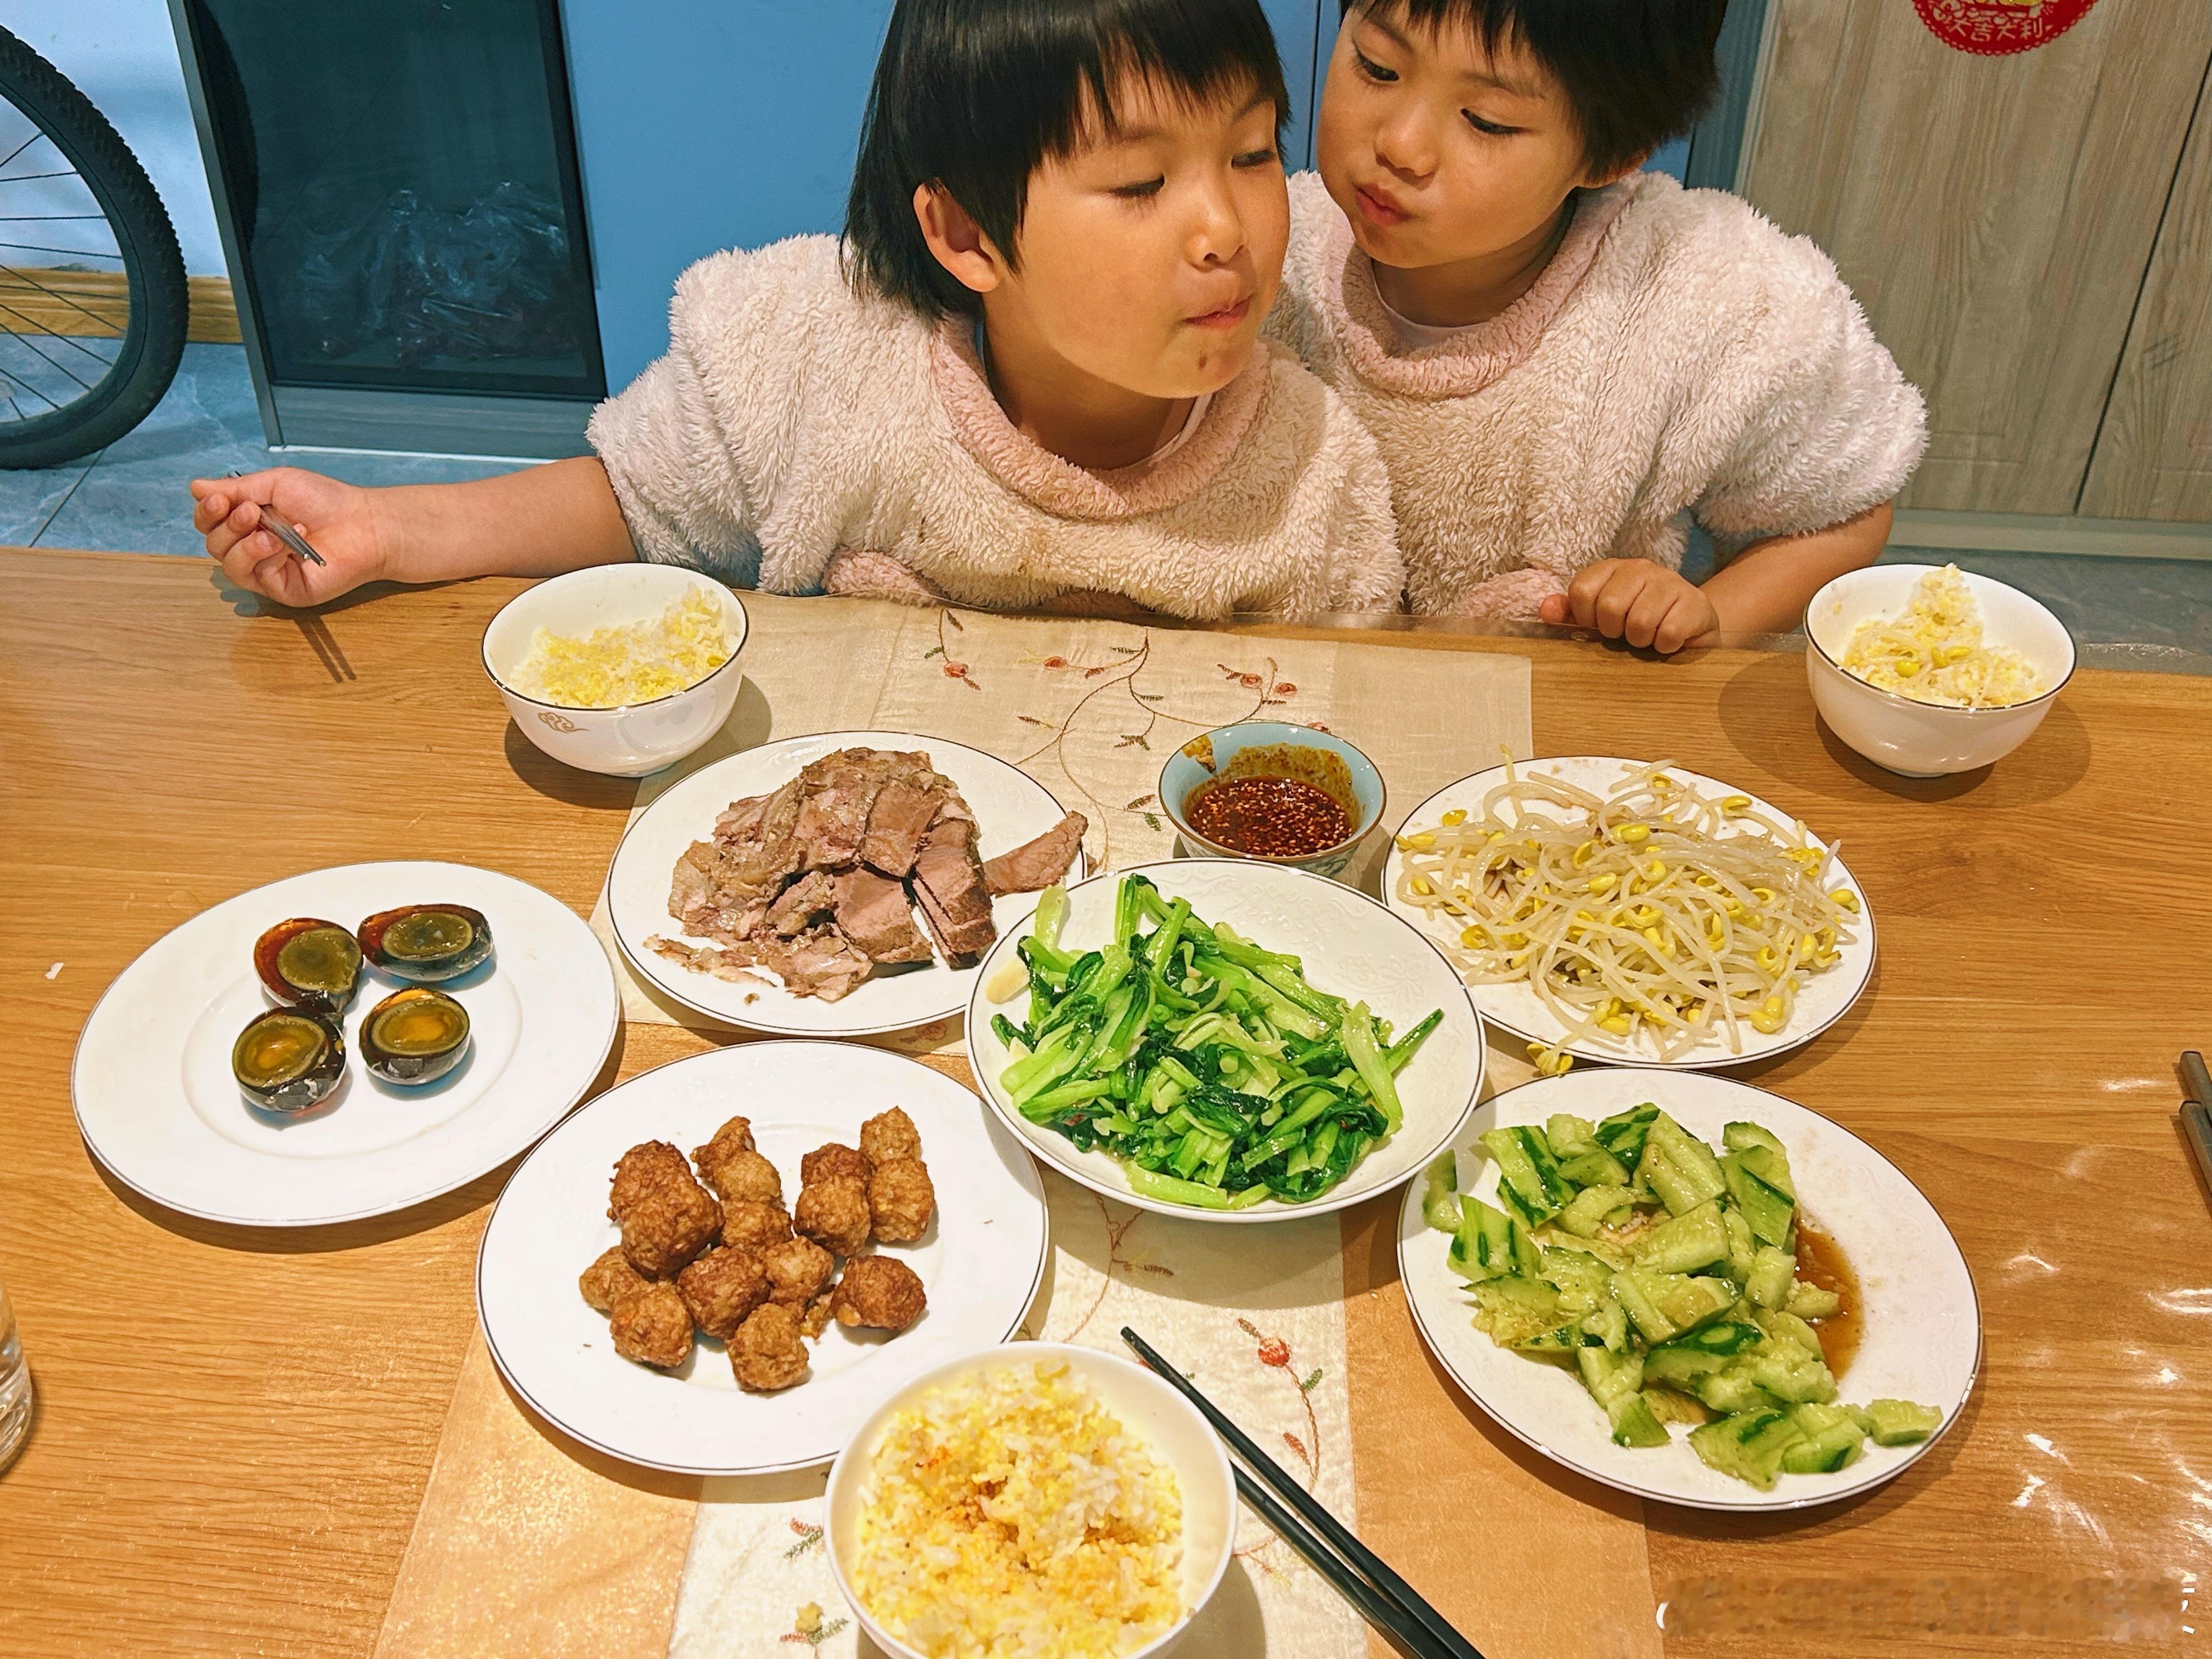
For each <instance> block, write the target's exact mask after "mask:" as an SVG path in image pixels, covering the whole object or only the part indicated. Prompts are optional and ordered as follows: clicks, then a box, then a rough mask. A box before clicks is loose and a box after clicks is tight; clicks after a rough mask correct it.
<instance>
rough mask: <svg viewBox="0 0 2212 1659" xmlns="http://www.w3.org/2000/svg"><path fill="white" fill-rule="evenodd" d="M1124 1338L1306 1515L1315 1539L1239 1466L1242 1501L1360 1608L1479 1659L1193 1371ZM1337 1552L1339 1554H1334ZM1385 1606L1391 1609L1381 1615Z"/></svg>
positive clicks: (1394, 1633)
mask: <svg viewBox="0 0 2212 1659" xmlns="http://www.w3.org/2000/svg"><path fill="white" fill-rule="evenodd" d="M1121 1340H1123V1341H1124V1342H1126V1343H1127V1344H1128V1345H1129V1346H1130V1347H1131V1348H1132V1349H1133V1351H1134V1352H1135V1353H1136V1356H1137V1358H1139V1359H1141V1360H1143V1361H1144V1362H1145V1364H1147V1365H1149V1366H1151V1367H1152V1370H1153V1371H1154V1372H1155V1373H1156V1374H1158V1376H1159V1378H1160V1380H1161V1381H1163V1382H1164V1383H1167V1384H1168V1385H1169V1386H1170V1388H1172V1389H1175V1390H1176V1392H1177V1393H1179V1394H1181V1395H1182V1397H1183V1398H1184V1399H1186V1400H1188V1401H1190V1403H1191V1404H1192V1405H1194V1406H1195V1407H1198V1410H1199V1413H1200V1415H1201V1416H1203V1417H1204V1418H1205V1419H1206V1421H1207V1422H1208V1423H1210V1424H1212V1425H1213V1430H1214V1432H1215V1433H1217V1434H1218V1435H1219V1436H1220V1437H1222V1439H1223V1440H1224V1441H1225V1442H1226V1443H1228V1446H1229V1449H1231V1451H1233V1452H1235V1453H1236V1454H1237V1456H1239V1457H1241V1458H1243V1460H1244V1462H1247V1463H1249V1465H1251V1467H1252V1471H1253V1473H1254V1474H1256V1475H1258V1476H1259V1478H1260V1480H1262V1481H1265V1482H1266V1483H1267V1486H1270V1487H1272V1488H1273V1490H1274V1492H1276V1494H1278V1495H1279V1497H1281V1498H1283V1499H1284V1500H1285V1502H1286V1503H1288V1504H1290V1506H1291V1509H1293V1510H1297V1512H1298V1514H1299V1515H1301V1516H1304V1517H1305V1519H1306V1521H1307V1522H1309V1523H1310V1525H1311V1526H1312V1527H1313V1528H1314V1530H1315V1531H1316V1532H1318V1533H1319V1534H1321V1537H1320V1538H1318V1539H1316V1538H1313V1537H1311V1536H1310V1534H1306V1533H1305V1529H1304V1528H1302V1527H1300V1526H1299V1525H1298V1523H1297V1521H1296V1520H1294V1519H1293V1518H1292V1517H1291V1516H1290V1515H1289V1514H1287V1513H1285V1511H1284V1510H1282V1508H1281V1506H1280V1505H1279V1504H1276V1503H1275V1502H1274V1501H1273V1498H1267V1496H1266V1494H1265V1493H1263V1492H1261V1491H1260V1488H1259V1486H1258V1485H1257V1484H1256V1483H1255V1482H1253V1481H1251V1480H1248V1479H1247V1478H1246V1476H1245V1474H1244V1472H1243V1470H1241V1469H1240V1470H1238V1471H1237V1490H1238V1491H1239V1492H1243V1494H1244V1498H1245V1501H1246V1502H1247V1503H1249V1504H1251V1505H1252V1507H1253V1508H1254V1509H1255V1510H1257V1511H1258V1512H1259V1514H1260V1517H1261V1519H1262V1520H1264V1521H1265V1522H1267V1524H1268V1525H1269V1526H1270V1527H1273V1528H1274V1529H1275V1531H1276V1532H1278V1533H1279V1534H1281V1535H1282V1537H1283V1540H1284V1541H1285V1543H1288V1544H1289V1545H1290V1546H1291V1547H1292V1548H1293V1549H1296V1550H1297V1552H1298V1553H1299V1554H1301V1555H1303V1556H1304V1557H1305V1558H1306V1559H1307V1560H1309V1561H1310V1562H1312V1563H1313V1565H1315V1567H1316V1569H1318V1570H1319V1571H1321V1573H1322V1575H1323V1576H1324V1577H1327V1578H1328V1580H1329V1582H1330V1583H1333V1584H1334V1585H1335V1586H1336V1588H1337V1589H1339V1590H1340V1591H1341V1592H1342V1593H1343V1595H1344V1596H1345V1598H1346V1600H1347V1601H1351V1602H1352V1605H1353V1606H1354V1607H1358V1609H1359V1611H1360V1613H1361V1614H1362V1615H1363V1616H1364V1617H1365V1618H1366V1620H1368V1622H1369V1623H1370V1624H1372V1625H1374V1626H1376V1628H1377V1629H1378V1630H1381V1631H1383V1632H1384V1633H1385V1634H1387V1635H1389V1636H1390V1637H1392V1638H1394V1639H1395V1640H1396V1641H1397V1642H1398V1644H1399V1645H1400V1646H1401V1647H1404V1648H1405V1649H1406V1650H1407V1651H1408V1652H1411V1653H1413V1654H1416V1655H1418V1656H1420V1659H1482V1653H1481V1650H1480V1649H1478V1648H1477V1647H1476V1646H1475V1645H1474V1644H1473V1643H1472V1642H1470V1641H1468V1639H1467V1638H1465V1637H1464V1636H1462V1635H1461V1634H1460V1633H1459V1632H1457V1631H1455V1630H1454V1629H1453V1628H1452V1627H1451V1625H1450V1624H1449V1621H1447V1620H1445V1618H1444V1616H1443V1614H1442V1613H1438V1612H1437V1610H1436V1609H1435V1608H1434V1607H1431V1606H1430V1605H1429V1604H1428V1603H1427V1602H1426V1601H1424V1600H1422V1598H1421V1595H1420V1593H1419V1591H1417V1590H1416V1589H1414V1588H1413V1586H1412V1585H1411V1584H1409V1583H1407V1582H1406V1581H1405V1580H1404V1579H1403V1578H1401V1577H1399V1576H1398V1575H1397V1574H1396V1573H1395V1571H1392V1570H1391V1568H1390V1565H1389V1563H1388V1562H1387V1561H1385V1560H1383V1558H1382V1557H1381V1556H1379V1555H1377V1554H1376V1553H1375V1552H1374V1551H1373V1550H1370V1549H1369V1548H1368V1547H1367V1546H1366V1545H1364V1544H1363V1543H1361V1542H1360V1541H1358V1539H1357V1538H1355V1537H1353V1536H1352V1534H1351V1533H1350V1532H1349V1531H1348V1530H1346V1528H1345V1526H1344V1524H1343V1523H1342V1522H1340V1521H1339V1520H1338V1519H1337V1518H1336V1517H1335V1516H1333V1515H1331V1514H1330V1513H1329V1512H1328V1510H1327V1509H1326V1508H1324V1507H1323V1506H1322V1504H1321V1502H1320V1501H1319V1500H1318V1499H1316V1498H1315V1497H1314V1495H1313V1494H1312V1493H1311V1492H1308V1491H1307V1490H1306V1489H1305V1488H1304V1486H1300V1485H1299V1484H1298V1483H1297V1481H1295V1480H1291V1477H1290V1476H1289V1475H1287V1474H1285V1473H1284V1472H1283V1469H1282V1466H1281V1465H1280V1464H1279V1463H1277V1462H1275V1460H1274V1459H1273V1458H1272V1457H1270V1456H1268V1455H1267V1453H1265V1452H1263V1451H1261V1449H1260V1448H1259V1447H1258V1446H1256V1445H1255V1444H1254V1443H1252V1439H1251V1437H1249V1435H1247V1434H1246V1433H1245V1432H1244V1431H1243V1430H1242V1429H1240V1428H1238V1427H1237V1425H1236V1424H1234V1423H1233V1422H1231V1421H1230V1419H1228V1417H1227V1416H1225V1414H1224V1413H1222V1411H1221V1410H1220V1408H1219V1407H1217V1406H1215V1405H1214V1403H1213V1402H1212V1401H1211V1400H1208V1399H1207V1398H1206V1396H1205V1395H1203V1394H1201V1393H1200V1392H1199V1390H1198V1389H1197V1388H1196V1386H1195V1385H1194V1384H1193V1383H1192V1382H1191V1380H1190V1379H1189V1378H1188V1377H1187V1376H1184V1375H1183V1374H1182V1372H1181V1371H1179V1370H1176V1368H1175V1367H1174V1366H1173V1365H1170V1364H1169V1363H1168V1362H1167V1361H1166V1360H1164V1359H1163V1358H1161V1357H1160V1356H1159V1354H1158V1352H1156V1351H1155V1350H1154V1349H1153V1347H1152V1344H1151V1343H1149V1342H1147V1341H1146V1340H1145V1339H1144V1338H1143V1337H1141V1336H1139V1335H1138V1334H1136V1332H1134V1331H1133V1330H1131V1329H1130V1328H1128V1327H1127V1325H1124V1326H1123V1327H1121ZM1255 1494H1256V1495H1255ZM1294 1534H1297V1535H1294ZM1324 1541H1325V1542H1324ZM1332 1551H1334V1554H1331V1552H1332ZM1323 1556H1328V1558H1329V1559H1330V1560H1331V1562H1332V1563H1334V1567H1333V1568H1332V1567H1331V1566H1324V1565H1322V1557H1323ZM1339 1558H1341V1559H1339ZM1346 1564H1348V1565H1346ZM1352 1583H1359V1585H1360V1589H1361V1590H1363V1591H1364V1592H1365V1594H1364V1596H1363V1595H1361V1594H1359V1593H1358V1592H1355V1591H1354V1590H1353V1589H1352V1588H1351V1585H1352ZM1383 1611H1387V1612H1388V1613H1389V1614H1390V1615H1393V1616H1391V1617H1383V1616H1380V1614H1381V1613H1382V1612H1383Z"/></svg>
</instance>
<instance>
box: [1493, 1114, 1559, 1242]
mask: <svg viewBox="0 0 2212 1659" xmlns="http://www.w3.org/2000/svg"><path fill="white" fill-rule="evenodd" d="M1481 1139H1482V1145H1483V1150H1484V1151H1486V1152H1488V1153H1489V1154H1490V1156H1491V1158H1492V1159H1493V1160H1495V1162H1496V1163H1497V1164H1498V1202H1499V1203H1500V1204H1502V1205H1504V1206H1505V1208H1506V1209H1507V1210H1509V1211H1510V1212H1512V1213H1513V1214H1514V1215H1516V1216H1517V1217H1519V1218H1520V1220H1521V1225H1522V1226H1524V1227H1537V1226H1541V1225H1543V1224H1544V1223H1545V1222H1546V1221H1547V1220H1549V1219H1550V1218H1552V1217H1553V1216H1555V1215H1557V1214H1558V1213H1559V1212H1560V1211H1561V1210H1564V1209H1565V1208H1566V1206H1567V1204H1568V1202H1569V1200H1571V1199H1572V1198H1573V1197H1574V1195H1575V1192H1574V1188H1572V1187H1571V1186H1569V1185H1568V1184H1567V1181H1566V1178H1565V1176H1562V1175H1560V1173H1559V1160H1558V1159H1556V1158H1553V1156H1552V1149H1551V1147H1550V1146H1549V1145H1547V1143H1546V1141H1545V1139H1544V1133H1543V1131H1542V1130H1541V1129H1532V1128H1526V1127H1522V1128H1511V1129H1485V1130H1484V1131H1483V1132H1482V1137H1481Z"/></svg>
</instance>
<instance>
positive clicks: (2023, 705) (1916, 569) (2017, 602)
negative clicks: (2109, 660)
mask: <svg viewBox="0 0 2212 1659" xmlns="http://www.w3.org/2000/svg"><path fill="white" fill-rule="evenodd" d="M2074 664H2075V648H2074V637H2073V635H2070V634H2069V633H2068V632H2067V631H2066V625H2065V624H2064V623H2062V622H2060V621H2059V620H2058V618H2057V617H2054V616H2052V615H2051V612H2050V611H2048V610H2046V609H2045V607H2044V606H2042V605H2039V604H2038V603H2037V602H2036V601H2035V600H2033V599H2030V598H2029V597H2028V596H2027V594H2025V593H2023V592H2021V591H2020V590H2019V589H2018V588H2016V587H2008V586H2005V584H2004V583H2002V582H2001V581H1995V580H1991V579H1990V578H1989V577H1987V576H1978V575H1976V574H1973V573H1972V572H1971V571H1962V570H1960V568H1958V567H1957V566H1956V565H1942V566H1936V565H1926V564H1878V565H1869V567H1867V568H1865V569H1863V570H1853V571H1849V572H1846V573H1845V574H1843V575H1841V576H1838V577H1837V578H1836V579H1835V580H1833V581H1832V582H1830V583H1829V584H1828V585H1827V586H1825V587H1823V588H1822V589H1821V590H1820V592H1817V593H1815V594H1814V596H1813V602H1812V603H1811V604H1810V605H1808V606H1806V607H1805V672H1806V677H1807V678H1808V679H1809V680H1810V681H1811V683H1812V687H1813V702H1814V704H1815V705H1816V706H1817V707H1818V708H1819V709H1820V717H1821V719H1823V720H1826V721H1827V723H1828V726H1829V729H1830V730H1832V732H1835V734H1836V735H1837V736H1838V737H1839V738H1842V739H1843V740H1844V742H1845V743H1847V744H1850V746H1851V747H1852V748H1853V749H1856V750H1858V752H1859V753H1860V754H1862V755H1863V756H1865V757H1867V758H1868V759H1869V760H1870V761H1872V762H1874V763H1875V765H1877V766H1882V767H1887V769H1889V770H1891V771H1893V772H1897V773H1901V774H1903V775H1905V776H1906V777H1909V778H1933V777H1941V776H1943V775H1946V774H1948V773H1953V772H1970V771H1972V770H1973V769H1975V768H1977V767H1981V766H1988V765H1990V764H1991V763H1993V762H1996V761H1999V760H2002V759H2003V758H2004V757H2006V756H2007V755H2009V754H2010V753H2012V751H2013V750H2015V749H2017V748H2019V747H2020V745H2021V744H2023V743H2025V742H2026V741H2027V735H2028V733H2029V732H2033V731H2034V730H2035V728H2036V727H2037V726H2039V725H2040V724H2042V721H2043V717H2044V716H2045V714H2049V713H2050V712H2051V703H2052V702H2053V701H2054V700H2056V698H2057V696H2058V693H2059V690H2060V689H2061V688H2062V687H2063V686H2064V685H2065V684H2066V682H2067V681H2068V680H2069V679H2070V678H2072V677H2073V673H2074Z"/></svg>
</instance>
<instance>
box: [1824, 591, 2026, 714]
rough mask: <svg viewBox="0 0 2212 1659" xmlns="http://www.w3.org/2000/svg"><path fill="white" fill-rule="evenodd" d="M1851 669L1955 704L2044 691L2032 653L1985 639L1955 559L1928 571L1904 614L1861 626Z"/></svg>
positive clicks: (1848, 659)
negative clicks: (2030, 654)
mask: <svg viewBox="0 0 2212 1659" xmlns="http://www.w3.org/2000/svg"><path fill="white" fill-rule="evenodd" d="M1844 671H1845V672H1846V673H1850V674H1855V675H1857V677H1858V678H1860V679H1863V680H1864V681H1865V682H1866V683H1867V684H1869V685H1871V686H1873V687H1875V689H1876V690H1882V691H1894V692H1895V693H1896V694H1897V695H1898V696H1900V697H1911V699H1912V700H1913V701H1914V702H1932V703H1939V704H1942V706H1944V707H1946V708H2004V707H2006V706H2007V705H2008V704H2011V703H2016V702H2027V701H2029V700H2030V699H2031V698H2033V697H2035V696H2039V695H2041V693H2042V690H2043V684H2042V681H2041V680H2040V678H2039V677H2038V676H2037V674H2036V671H2035V669H2034V666H2033V665H2032V664H2031V663H2030V662H2029V661H2028V660H2027V658H2026V657H2023V656H2022V655H2021V653H2019V652H2017V651H2015V650H2014V649H2013V648H2012V647H2009V646H2003V645H1984V644H1983V643H1982V618H1981V613H1980V612H1979V611H1977V610H1976V609H1975V608H1974V596H1973V593H1972V592H1971V591H1970V590H1969V589H1968V587H1967V586H1966V578H1965V577H1964V576H1962V575H1960V574H1959V567H1958V566H1957V565H1955V564H1947V565H1945V566H1944V567H1943V568H1942V569H1941V570H1931V571H1929V573H1928V574H1926V575H1924V576H1923V577H1922V578H1921V579H1920V580H1919V581H1918V582H1917V584H1916V585H1915V586H1914V587H1913V590H1912V602H1911V604H1910V605H1907V606H1906V607H1905V614H1904V615H1903V616H1901V617H1869V618H1867V620H1866V621H1864V622H1863V623H1860V624H1859V625H1858V626H1857V628H1855V629H1852V630H1851V641H1850V647H1849V648H1848V649H1846V650H1845V651H1844Z"/></svg>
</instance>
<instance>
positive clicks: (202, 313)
mask: <svg viewBox="0 0 2212 1659" xmlns="http://www.w3.org/2000/svg"><path fill="white" fill-rule="evenodd" d="M185 286H186V288H187V289H188V290H189V291H190V294H191V318H190V320H189V321H188V322H187V323H186V324H185V338H186V339H188V340H202V341H206V342H208V343H212V344H216V345H236V344H237V343H239V341H240V339H241V338H243V336H241V335H240V333H239V331H238V301H237V298H236V296H235V295H233V294H232V292H231V289H230V279H229V278H228V277H227V276H187V277H186V278H185ZM130 320H131V300H130V288H129V284H128V283H125V280H124V277H123V275H122V273H121V272H119V271H106V270H51V269H47V268H46V267H43V266H41V267H37V268H25V267H21V266H10V265H0V334H64V335H74V336H76V337H79V338H82V339H91V340H112V339H114V338H115V337H117V336H118V335H120V334H121V333H122V332H123V330H124V328H125V325H127V324H128V323H129V322H130Z"/></svg>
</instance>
